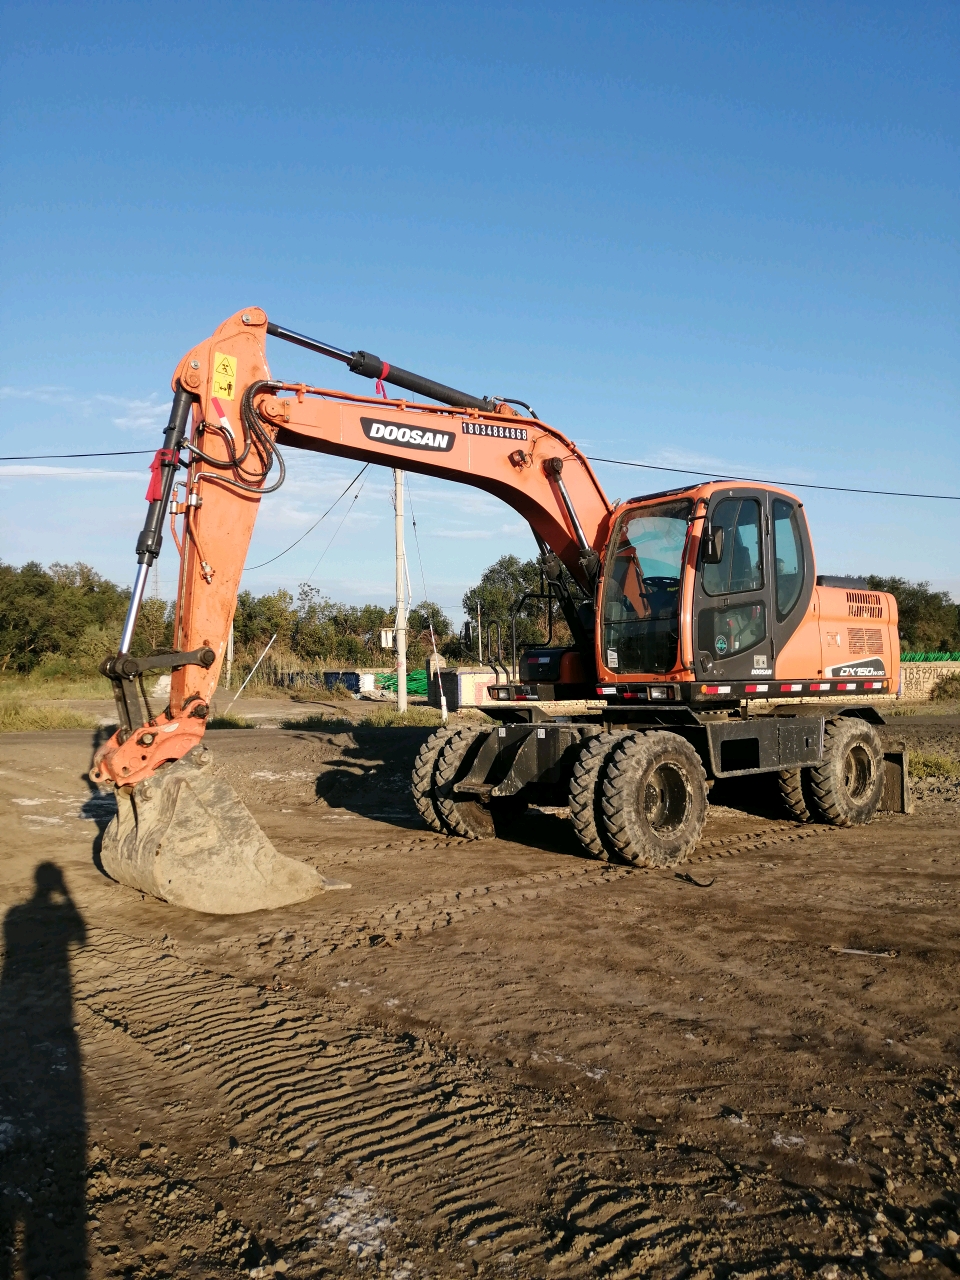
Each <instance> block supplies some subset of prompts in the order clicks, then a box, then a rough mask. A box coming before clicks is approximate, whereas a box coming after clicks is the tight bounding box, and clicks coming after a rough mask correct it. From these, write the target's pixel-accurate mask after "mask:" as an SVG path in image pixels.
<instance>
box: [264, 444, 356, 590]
mask: <svg viewBox="0 0 960 1280" xmlns="http://www.w3.org/2000/svg"><path fill="white" fill-rule="evenodd" d="M369 465H370V463H369V462H368V463H366V464H365V465H364V466H362V467H361V468H360V470H359V471H358V472H357V474H356V475H355V476H354V477H353V479H352V480H351V481H350V483H349V484H348V485H347V487H346V489H344V491H343V493H341V495H340V498H342V497H344V495H345V494H348V493H349V492H350V490H351V489H352V488H353V486H354V485H355V484H356V483H357V481H358V480H359V479H360V477H361V476H362V475H363V473H364V471H366V469H367V467H369ZM360 487H361V488H363V486H362V485H361V486H360ZM340 498H337V502H339V501H340ZM337 502H334V503H333V505H332V506H329V507H327V509H326V511H325V512H324V513H323V515H322V516H321V517H320V520H326V518H327V516H328V515H329V514H330V512H331V511H332V510H333V508H334V507H335V506H336V505H337ZM354 502H356V498H354ZM320 520H314V522H313V524H312V525H311V526H310V528H309V529H308V530H307V532H306V533H301V535H300V537H299V538H298V539H297V540H296V542H291V543H290V545H289V547H287V549H286V551H281V552H280V553H279V554H278V555H275V556H273V558H272V559H270V560H264V561H263V563H262V564H249V565H247V566H246V568H245V569H244V573H249V572H250V570H251V569H263V568H265V567H266V566H267V565H268V564H273V562H274V560H279V559H280V556H285V555H286V554H287V551H292V550H293V548H294V547H296V546H299V545H300V543H301V542H302V541H303V540H304V538H305V537H306V536H307V534H310V533H313V531H314V529H315V528H316V527H317V525H318V524H319V523H320ZM341 523H342V522H341ZM333 536H334V537H336V536H337V535H336V534H334V535H333ZM324 555H326V552H324ZM321 559H322V557H321ZM319 563H320V561H319V560H318V561H317V564H319ZM314 567H316V566H314Z"/></svg>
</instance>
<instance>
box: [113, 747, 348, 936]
mask: <svg viewBox="0 0 960 1280" xmlns="http://www.w3.org/2000/svg"><path fill="white" fill-rule="evenodd" d="M212 760H213V757H212V755H211V753H210V752H209V751H208V750H207V749H206V748H205V747H204V746H202V745H200V746H196V747H194V748H193V749H192V750H191V751H189V752H187V754H186V755H185V756H184V757H183V758H182V759H181V760H178V761H176V763H174V764H170V765H166V766H164V767H162V768H161V769H159V770H158V771H157V773H155V774H154V776H153V777H151V778H147V779H145V780H144V781H143V782H140V783H138V784H137V785H136V786H135V787H118V788H117V790H116V795H117V816H116V817H115V818H114V819H113V821H112V822H111V823H110V825H109V826H108V827H107V829H106V831H105V832H104V836H103V843H102V846H101V851H100V860H101V862H102V864H103V869H104V870H105V871H106V872H107V874H108V875H109V876H112V877H113V879H114V880H118V881H119V882H120V883H121V884H126V885H129V886H130V887H131V888H133V889H139V890H140V891H141V892H142V893H149V894H152V896H153V897H155V898H161V899H163V900H164V901H165V902H171V903H173V904H174V905H176V906H179V907H189V908H190V910H192V911H206V912H210V913H211V914H213V915H235V914H239V913H241V912H245V911H266V910H270V909H271V908H276V907H284V906H288V905H289V904H290V903H293V902H303V901H305V900H306V899H307V898H312V897H314V896H315V895H317V894H319V893H323V892H324V891H325V890H327V889H349V888H350V886H349V885H348V884H344V883H342V882H339V881H332V880H328V879H327V878H326V877H325V876H322V875H320V873H319V872H318V871H315V870H314V869H313V868H312V867H308V866H306V865H305V864H304V863H302V862H297V861H296V860H295V859H293V858H287V857H284V855H283V854H281V853H278V852H277V850H276V849H275V848H274V847H273V845H272V844H271V843H270V841H269V840H268V839H267V837H266V836H265V835H264V834H263V832H262V831H261V830H260V827H259V826H258V825H257V823H256V822H255V821H254V819H253V817H252V815H251V814H250V811H249V810H248V809H247V808H246V806H245V805H244V804H243V803H242V802H241V800H240V798H239V797H238V795H237V793H236V792H235V791H234V789H233V787H231V786H230V784H229V783H228V782H226V781H224V779H223V778H218V777H216V776H215V774H214V773H213V770H212V769H211V767H210V766H211V763H212Z"/></svg>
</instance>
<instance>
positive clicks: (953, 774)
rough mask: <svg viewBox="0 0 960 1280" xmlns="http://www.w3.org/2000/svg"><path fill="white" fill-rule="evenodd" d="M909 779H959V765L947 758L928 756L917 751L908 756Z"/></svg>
mask: <svg viewBox="0 0 960 1280" xmlns="http://www.w3.org/2000/svg"><path fill="white" fill-rule="evenodd" d="M910 777H911V778H960V764H958V763H957V761H956V760H951V759H950V758H949V756H935V755H928V754H926V753H925V752H922V751H918V752H917V754H916V755H913V753H911V755H910Z"/></svg>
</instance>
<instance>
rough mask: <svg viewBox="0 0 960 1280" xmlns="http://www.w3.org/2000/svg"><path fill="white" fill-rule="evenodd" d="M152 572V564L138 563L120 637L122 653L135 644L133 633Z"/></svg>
mask: <svg viewBox="0 0 960 1280" xmlns="http://www.w3.org/2000/svg"><path fill="white" fill-rule="evenodd" d="M149 573H150V566H149V565H148V564H146V563H144V564H138V565H137V576H136V579H135V580H134V583H133V593H132V595H131V596H130V604H129V606H128V607H127V617H126V621H125V622H124V624H123V635H122V636H121V637H120V653H129V652H130V646H131V645H132V644H133V633H134V631H135V629H136V626H137V618H138V617H139V616H140V605H141V604H142V603H143V593H144V591H145V590H146V589H147V577H148V576H149ZM117 656H118V657H119V656H120V654H119V653H118V655H117Z"/></svg>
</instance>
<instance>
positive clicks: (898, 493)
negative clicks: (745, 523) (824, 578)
mask: <svg viewBox="0 0 960 1280" xmlns="http://www.w3.org/2000/svg"><path fill="white" fill-rule="evenodd" d="M155 452H156V450H155V449H119V450H117V449H114V450H108V451H106V452H104V453H25V454H17V455H14V454H11V455H9V456H6V457H0V462H41V461H54V460H58V459H59V460H62V459H65V458H130V457H134V456H135V455H137V454H147V453H155ZM585 456H586V457H587V460H588V461H589V462H606V463H608V464H609V465H610V466H612V467H638V468H640V469H641V470H643V471H669V472H671V473H672V474H673V475H679V476H705V477H706V478H707V479H709V480H731V481H738V482H742V483H745V484H779V485H783V487H784V488H785V489H821V490H823V491H824V492H827V493H863V494H867V495H868V496H871V497H875V498H921V499H924V500H927V501H935V502H960V494H957V493H908V492H906V491H905V490H902V489H857V488H854V487H853V486H851V485H839V484H812V483H809V482H807V481H800V480H758V479H756V477H754V476H735V475H730V474H728V473H726V472H723V471H697V470H695V469H693V468H691V467H662V466H659V465H657V464H656V463H653V462H626V461H624V459H622V458H596V457H592V456H591V455H590V454H587V455H585ZM367 465H368V466H369V465H370V464H369V463H368V464H367ZM131 474H133V473H132V472H131ZM360 474H361V475H362V474H363V472H361V473H360ZM358 478H359V477H358ZM349 488H350V485H348V486H347V489H349ZM344 492H346V490H345V491H344ZM340 497H341V498H342V497H343V494H341V495H340ZM339 501H340V498H338V499H337V502H339ZM334 506H336V503H334ZM332 509H333V508H331V510H332ZM325 514H327V513H325ZM323 518H324V517H323V516H321V517H320V519H321V520H322V519H323ZM319 523H320V521H319V520H318V521H317V524H319ZM315 528H316V525H311V528H310V529H308V530H307V533H310V532H311V531H312V530H313V529H315ZM306 536H307V534H306V533H305V534H304V535H303V537H304V538H305V537H306ZM297 541H298V542H299V541H302V539H297ZM296 545H297V543H296V542H294V543H292V544H291V545H290V546H289V547H288V548H287V551H291V550H292V549H293V547H295V546H296ZM286 554H287V552H286V551H281V552H280V555H281V556H284V555H286ZM279 558H280V556H274V560H279ZM272 563H273V561H272V560H265V561H264V562H263V564H262V565H259V564H257V565H251V566H250V567H251V568H252V569H262V568H263V567H264V565H268V564H272Z"/></svg>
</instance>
